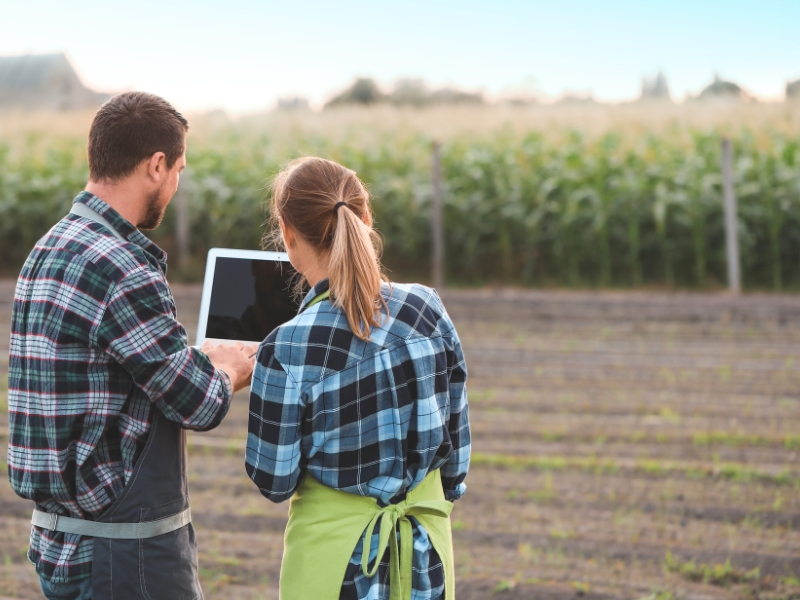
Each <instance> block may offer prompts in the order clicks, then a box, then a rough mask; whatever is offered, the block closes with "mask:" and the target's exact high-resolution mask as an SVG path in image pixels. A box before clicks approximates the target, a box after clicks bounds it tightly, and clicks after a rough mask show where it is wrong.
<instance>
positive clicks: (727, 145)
mask: <svg viewBox="0 0 800 600" xmlns="http://www.w3.org/2000/svg"><path fill="white" fill-rule="evenodd" d="M722 196H723V201H724V204H725V250H726V254H727V257H728V288H729V289H730V291H731V292H732V293H734V294H738V293H740V292H741V291H742V279H741V268H740V264H739V260H740V259H739V232H738V218H737V214H736V212H737V210H736V193H735V191H734V189H733V151H732V150H731V141H730V140H729V139H727V138H724V139H723V140H722Z"/></svg>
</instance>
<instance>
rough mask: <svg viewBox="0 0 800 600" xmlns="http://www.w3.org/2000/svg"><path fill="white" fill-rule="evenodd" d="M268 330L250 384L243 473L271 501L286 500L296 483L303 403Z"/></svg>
mask: <svg viewBox="0 0 800 600" xmlns="http://www.w3.org/2000/svg"><path fill="white" fill-rule="evenodd" d="M274 334H275V332H273V334H272V335H270V337H268V338H267V340H266V341H265V343H264V344H263V345H262V346H261V347H260V348H259V350H258V357H257V358H256V366H255V369H254V371H253V380H252V383H251V385H250V420H249V423H248V435H247V451H246V454H245V469H246V470H247V474H248V475H249V476H250V479H252V480H253V482H254V483H255V484H256V485H257V486H258V489H259V490H260V491H261V493H262V494H263V495H264V496H265V497H266V498H268V499H269V500H272V501H273V502H283V501H284V500H288V499H289V498H290V497H291V496H292V494H293V493H294V491H295V489H296V488H297V485H298V484H299V483H300V479H301V477H300V475H301V472H302V464H301V462H302V461H301V458H302V456H301V450H300V442H301V438H302V431H301V427H302V422H303V418H304V415H305V408H306V407H305V404H304V402H303V399H302V396H301V394H300V390H299V388H298V386H297V385H296V383H295V382H294V380H293V379H292V378H291V376H290V375H289V373H288V372H287V371H286V369H284V367H283V365H281V363H280V362H279V361H278V360H277V358H275V353H274V349H275V347H274V346H273V345H272V344H271V343H270V338H272V336H273V335H274Z"/></svg>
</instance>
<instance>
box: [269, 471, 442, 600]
mask: <svg viewBox="0 0 800 600" xmlns="http://www.w3.org/2000/svg"><path fill="white" fill-rule="evenodd" d="M451 510H453V504H452V502H448V501H447V500H445V498H444V490H443V489H442V477H441V473H440V472H439V470H438V469H437V470H436V471H434V472H433V473H429V474H428V475H427V477H425V479H423V480H422V483H420V484H419V485H418V486H417V487H415V488H414V489H413V490H411V491H410V492H409V493H408V494H407V496H406V499H405V500H404V501H403V502H400V503H399V504H390V505H389V506H386V507H384V508H380V507H379V506H378V502H377V500H375V498H369V497H367V496H357V495H356V494H349V493H347V492H343V491H341V490H335V489H333V488H330V487H328V486H326V485H323V484H321V483H320V482H318V481H317V480H316V479H314V478H313V477H311V476H310V475H308V474H306V476H305V478H304V479H303V482H302V483H301V484H300V485H299V486H298V488H297V491H296V492H295V494H294V496H292V499H291V502H290V505H289V524H288V525H287V526H286V534H285V537H284V550H283V562H282V563H281V582H280V600H310V599H313V600H338V598H339V596H340V594H341V590H342V582H343V581H344V574H345V571H346V570H347V565H348V563H349V562H350V557H351V556H352V555H353V550H355V547H356V544H358V541H359V539H361V536H362V535H363V534H364V532H365V530H366V536H365V540H366V541H365V544H364V551H363V552H362V562H361V568H362V569H363V571H364V574H365V575H367V577H371V576H372V575H374V574H375V572H376V571H377V569H378V564H379V563H380V558H381V557H382V556H383V553H384V552H385V550H386V546H387V545H389V564H390V571H389V577H390V579H389V582H390V590H391V596H390V597H391V600H408V599H410V598H411V561H412V557H413V552H414V548H413V545H414V539H413V532H412V529H411V521H409V520H408V517H409V516H413V517H415V518H416V519H417V521H419V523H420V525H422V526H423V527H424V528H425V531H427V532H428V537H429V539H430V540H431V543H432V544H433V547H434V548H435V549H436V552H437V553H438V554H439V557H440V558H441V559H442V565H443V566H444V587H445V600H455V569H454V566H453V539H452V534H451V530H450V511H451ZM379 519H380V529H379V531H380V535H379V542H378V560H376V561H375V564H374V565H373V568H372V570H370V569H369V568H368V563H369V547H370V540H371V538H372V532H373V529H374V528H375V526H376V524H377V522H378V520H379ZM398 522H399V523H400V548H399V549H398V544H397V535H395V534H394V532H395V525H396V523H398ZM401 553H402V556H401Z"/></svg>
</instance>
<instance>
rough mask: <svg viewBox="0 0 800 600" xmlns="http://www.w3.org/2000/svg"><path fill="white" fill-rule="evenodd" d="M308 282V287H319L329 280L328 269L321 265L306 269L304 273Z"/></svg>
mask: <svg viewBox="0 0 800 600" xmlns="http://www.w3.org/2000/svg"><path fill="white" fill-rule="evenodd" d="M303 275H304V276H305V278H306V281H308V285H310V286H311V287H312V288H313V287H314V286H315V285H317V284H318V283H319V282H320V281H322V280H323V279H327V278H328V269H326V268H324V267H322V266H321V265H312V266H309V267H308V268H307V269H306V272H305V273H303Z"/></svg>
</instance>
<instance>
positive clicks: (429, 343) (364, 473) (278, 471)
mask: <svg viewBox="0 0 800 600" xmlns="http://www.w3.org/2000/svg"><path fill="white" fill-rule="evenodd" d="M327 290H328V281H327V280H323V281H321V282H319V283H318V284H317V285H316V286H315V287H314V288H313V289H312V290H311V291H310V292H309V293H308V295H307V296H306V298H305V299H304V300H303V303H302V305H301V307H300V313H299V314H298V315H297V316H296V317H295V318H294V319H292V320H291V321H289V322H288V323H285V324H284V325H281V326H280V327H278V328H277V329H275V330H274V331H273V332H272V333H271V334H270V335H269V336H268V337H267V339H266V340H264V342H263V343H262V344H261V346H260V348H259V352H258V358H257V363H256V367H255V371H254V372H253V381H252V387H251V392H250V422H249V435H248V440H247V454H246V459H245V460H246V468H247V472H248V474H249V475H250V477H251V478H252V480H253V481H254V482H255V483H256V485H257V486H258V487H259V489H260V490H261V493H262V494H263V495H264V496H266V497H267V498H269V499H270V500H272V501H274V502H282V501H284V500H287V499H289V498H290V497H291V496H292V494H293V493H294V491H295V489H296V488H297V486H298V484H299V482H300V481H301V480H302V477H303V476H305V474H306V473H308V474H309V475H311V476H312V477H314V479H316V480H317V481H319V482H321V483H323V484H325V485H327V486H329V487H332V488H335V489H338V490H342V491H345V492H349V493H351V494H357V495H361V496H370V497H373V498H376V499H377V500H378V503H379V504H380V505H381V506H386V505H387V504H390V503H397V502H401V501H402V500H404V499H405V495H406V493H407V492H408V491H410V490H412V489H414V488H415V487H416V486H417V485H418V484H419V483H420V482H421V481H422V480H423V479H424V478H425V477H426V476H427V475H428V473H430V472H432V471H434V470H436V469H441V475H442V485H443V486H444V492H445V497H446V498H447V499H448V500H451V501H453V500H456V499H458V498H460V497H461V496H462V495H463V494H464V492H465V490H466V485H465V484H464V478H465V477H466V475H467V470H468V468H469V455H470V432H469V413H468V408H467V394H466V388H465V384H466V379H467V370H466V363H465V361H464V355H463V353H462V350H461V344H460V342H459V339H458V334H457V333H456V330H455V327H454V325H453V322H452V321H451V320H450V317H449V316H448V314H447V311H446V310H445V308H444V305H443V304H442V301H441V300H440V299H439V296H438V295H437V294H436V292H435V291H434V290H432V289H430V288H426V287H424V286H421V285H415V284H410V285H405V284H392V285H391V287H390V286H389V285H388V284H384V285H383V286H382V291H381V293H382V295H383V297H384V298H385V300H386V302H387V304H388V307H389V315H388V316H387V317H384V320H383V323H382V324H381V326H380V327H374V328H373V329H372V333H371V339H370V340H369V341H364V340H361V339H359V338H358V337H356V336H355V335H354V334H353V332H352V330H351V329H350V326H349V324H348V322H347V317H346V316H345V314H344V311H342V310H341V309H340V308H338V307H336V306H334V305H333V304H332V303H331V301H330V300H323V301H321V302H318V303H316V304H314V305H313V306H310V307H309V304H310V303H311V302H312V301H313V300H314V299H315V298H316V297H317V296H319V295H320V294H323V293H324V292H326V291H327ZM412 519H413V518H412ZM413 529H414V559H413V567H414V572H413V595H412V598H414V600H429V599H430V600H433V599H435V598H439V597H440V596H442V595H443V593H444V573H443V568H442V564H441V560H440V559H439V557H438V555H437V554H436V551H435V550H434V549H433V547H432V546H431V545H430V542H429V541H428V537H427V533H426V532H425V530H424V529H423V528H422V527H421V526H419V524H418V523H417V522H416V521H414V528H413ZM363 544H364V540H363V539H362V540H361V541H360V542H359V544H358V545H357V546H356V548H355V549H354V552H353V555H352V557H351V559H350V568H348V570H347V574H346V576H345V580H344V583H343V587H342V597H343V598H358V599H359V600H366V599H369V600H378V599H383V598H388V597H389V586H388V573H389V570H388V556H387V558H386V564H383V560H382V566H381V568H379V569H378V572H377V573H376V574H375V576H374V577H372V578H367V577H365V576H364V574H363V573H362V572H361V553H362V548H363ZM370 555H371V562H374V560H375V559H376V555H377V532H376V534H375V536H374V537H373V539H372V540H371V552H370ZM356 567H357V568H356Z"/></svg>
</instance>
